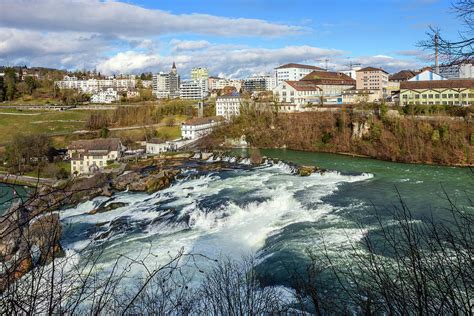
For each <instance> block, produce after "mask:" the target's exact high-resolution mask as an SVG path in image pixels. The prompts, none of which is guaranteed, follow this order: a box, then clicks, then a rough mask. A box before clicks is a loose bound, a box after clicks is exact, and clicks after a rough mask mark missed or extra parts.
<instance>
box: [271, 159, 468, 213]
mask: <svg viewBox="0 0 474 316" xmlns="http://www.w3.org/2000/svg"><path fill="white" fill-rule="evenodd" d="M262 154H263V155H265V156H268V157H273V158H278V159H282V160H286V161H290V162H293V163H296V164H300V165H315V166H318V167H321V168H323V169H331V170H337V171H340V172H344V173H361V172H365V173H371V174H373V175H374V178H373V179H372V181H367V182H363V183H360V184H358V185H353V186H351V187H350V190H349V191H348V192H344V194H340V195H339V197H344V198H347V199H357V200H362V201H364V202H366V203H371V204H374V206H376V207H379V208H391V207H392V206H394V205H398V204H399V196H400V197H401V198H402V199H403V201H404V202H406V203H407V204H408V206H409V207H410V208H411V210H412V211H413V212H414V213H415V214H416V215H417V216H425V215H428V214H431V213H434V214H436V215H439V216H442V215H443V213H444V211H445V210H446V208H447V207H449V202H448V199H447V196H449V199H451V200H452V201H453V202H454V203H455V204H456V205H458V206H459V207H464V208H465V209H466V210H467V211H473V209H472V208H470V207H468V206H467V204H468V202H467V201H468V198H471V199H472V198H473V197H474V171H473V170H471V169H469V168H459V167H446V166H432V165H415V164H403V163H393V162H387V161H380V160H375V159H367V158H358V157H350V156H343V155H335V154H326V153H309V152H300V151H292V150H262ZM343 190H344V189H343Z"/></svg>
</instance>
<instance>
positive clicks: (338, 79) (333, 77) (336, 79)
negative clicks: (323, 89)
mask: <svg viewBox="0 0 474 316" xmlns="http://www.w3.org/2000/svg"><path fill="white" fill-rule="evenodd" d="M301 81H312V82H313V83H316V84H328V85H355V84H356V81H355V80H354V79H352V78H351V77H349V76H348V75H346V74H343V73H342V72H334V71H313V72H311V73H310V74H308V75H306V76H305V77H304V78H303V79H301Z"/></svg>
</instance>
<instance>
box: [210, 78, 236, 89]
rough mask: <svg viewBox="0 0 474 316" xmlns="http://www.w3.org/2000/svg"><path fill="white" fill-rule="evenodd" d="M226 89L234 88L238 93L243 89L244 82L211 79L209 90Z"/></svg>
mask: <svg viewBox="0 0 474 316" xmlns="http://www.w3.org/2000/svg"><path fill="white" fill-rule="evenodd" d="M225 87H234V88H235V89H236V90H237V91H240V89H241V88H242V80H239V79H225V78H219V77H209V90H210V91H213V90H222V89H224V88H225Z"/></svg>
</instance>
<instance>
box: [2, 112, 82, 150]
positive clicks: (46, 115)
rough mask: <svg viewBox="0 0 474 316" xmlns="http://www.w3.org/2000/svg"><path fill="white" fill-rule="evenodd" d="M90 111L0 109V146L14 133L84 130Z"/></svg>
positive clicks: (56, 132) (51, 132)
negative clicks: (0, 136)
mask: <svg viewBox="0 0 474 316" xmlns="http://www.w3.org/2000/svg"><path fill="white" fill-rule="evenodd" d="M90 114H91V112H90V111H18V110H13V109H0V135H2V136H3V137H2V138H1V139H0V146H1V145H6V144H7V143H8V142H9V141H10V140H11V139H12V137H13V136H14V135H15V134H16V133H23V134H46V135H54V134H61V133H65V134H67V133H70V132H72V131H75V130H79V129H84V125H85V123H84V121H86V120H87V118H88V117H89V115H90Z"/></svg>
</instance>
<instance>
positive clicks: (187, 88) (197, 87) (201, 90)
mask: <svg viewBox="0 0 474 316" xmlns="http://www.w3.org/2000/svg"><path fill="white" fill-rule="evenodd" d="M208 94H209V88H208V80H207V79H200V80H189V81H183V82H182V83H181V86H180V98H181V99H188V100H204V99H206V98H207V96H208Z"/></svg>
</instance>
